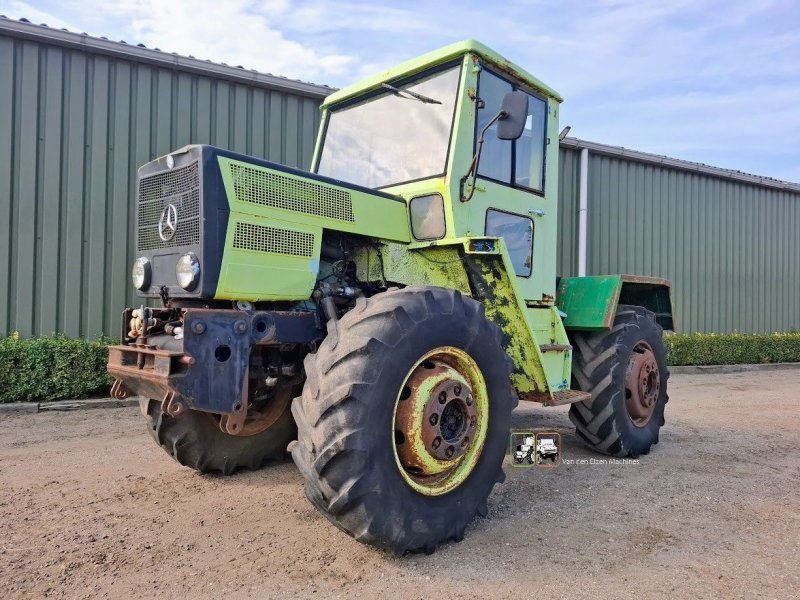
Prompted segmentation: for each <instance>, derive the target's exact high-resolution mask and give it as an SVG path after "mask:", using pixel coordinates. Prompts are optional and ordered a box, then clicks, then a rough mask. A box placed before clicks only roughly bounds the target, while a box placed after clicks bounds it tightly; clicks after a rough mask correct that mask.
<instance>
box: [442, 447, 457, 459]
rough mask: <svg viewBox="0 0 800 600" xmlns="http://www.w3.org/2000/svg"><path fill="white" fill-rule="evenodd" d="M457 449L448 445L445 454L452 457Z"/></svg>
mask: <svg viewBox="0 0 800 600" xmlns="http://www.w3.org/2000/svg"><path fill="white" fill-rule="evenodd" d="M455 451H456V449H455V448H453V447H452V446H448V447H447V450H445V451H444V455H445V456H446V457H447V458H451V457H452V456H453V452H455Z"/></svg>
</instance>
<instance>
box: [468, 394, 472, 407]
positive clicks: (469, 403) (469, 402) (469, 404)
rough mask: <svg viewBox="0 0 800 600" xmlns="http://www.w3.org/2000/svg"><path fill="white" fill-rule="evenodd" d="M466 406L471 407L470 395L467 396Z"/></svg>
mask: <svg viewBox="0 0 800 600" xmlns="http://www.w3.org/2000/svg"><path fill="white" fill-rule="evenodd" d="M467 406H472V394H467Z"/></svg>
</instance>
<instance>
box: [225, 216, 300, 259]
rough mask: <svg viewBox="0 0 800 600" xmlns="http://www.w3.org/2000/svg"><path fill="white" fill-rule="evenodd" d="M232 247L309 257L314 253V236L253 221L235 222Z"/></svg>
mask: <svg viewBox="0 0 800 600" xmlns="http://www.w3.org/2000/svg"><path fill="white" fill-rule="evenodd" d="M233 247H234V248H239V249H241V250H255V251H256V252H274V253H276V254H289V255H293V256H309V257H310V256H312V255H313V254H314V236H313V234H310V233H306V232H304V231H291V230H289V229H279V228H277V227H267V226H266V225H256V224H255V223H236V232H235V233H234V235H233Z"/></svg>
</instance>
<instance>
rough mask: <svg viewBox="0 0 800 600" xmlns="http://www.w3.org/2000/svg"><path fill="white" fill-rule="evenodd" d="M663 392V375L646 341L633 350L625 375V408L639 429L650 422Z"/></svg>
mask: <svg viewBox="0 0 800 600" xmlns="http://www.w3.org/2000/svg"><path fill="white" fill-rule="evenodd" d="M660 391H661V374H660V372H659V369H658V361H656V355H655V354H654V353H653V349H652V347H651V346H650V344H648V343H647V342H645V341H644V340H642V341H640V342H639V343H638V344H636V346H635V347H634V348H633V352H631V357H630V360H629V361H628V369H627V371H626V373H625V408H626V409H627V411H628V416H629V417H630V418H631V421H633V424H634V425H636V426H637V427H644V426H645V425H647V423H649V422H650V419H651V418H652V416H653V412H654V411H655V408H656V404H657V403H658V397H659V392H660Z"/></svg>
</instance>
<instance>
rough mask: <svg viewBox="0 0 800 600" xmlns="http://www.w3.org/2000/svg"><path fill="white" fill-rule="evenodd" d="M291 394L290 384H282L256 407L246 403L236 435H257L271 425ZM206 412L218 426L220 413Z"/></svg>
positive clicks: (288, 401)
mask: <svg viewBox="0 0 800 600" xmlns="http://www.w3.org/2000/svg"><path fill="white" fill-rule="evenodd" d="M292 396H293V392H292V386H291V385H283V386H281V387H280V388H278V389H277V390H275V393H274V394H273V396H272V397H271V398H270V399H269V400H267V401H266V403H265V404H264V405H263V406H260V407H257V408H256V407H254V406H252V405H248V407H247V418H246V419H245V421H244V424H243V425H242V429H241V431H237V432H236V436H237V437H248V436H251V435H258V434H259V433H263V432H264V431H266V430H267V429H269V428H270V427H272V426H273V425H274V424H275V422H276V421H277V420H278V419H279V418H280V416H281V415H282V414H283V413H284V411H285V410H286V407H287V406H288V405H289V403H290V402H291V401H292ZM206 414H208V416H209V417H210V418H211V419H213V421H214V422H215V423H216V424H217V426H218V427H219V426H220V422H221V419H222V416H221V415H218V414H213V413H206ZM223 431H224V429H223ZM229 435H230V434H229Z"/></svg>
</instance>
